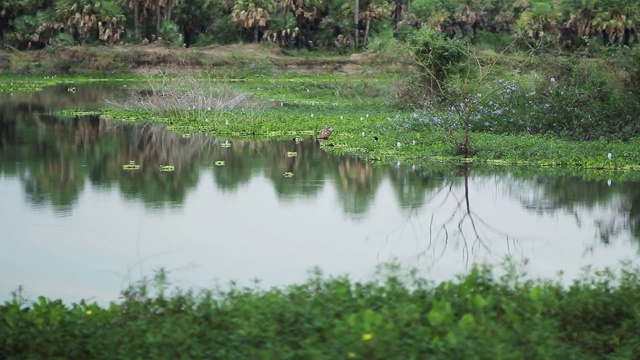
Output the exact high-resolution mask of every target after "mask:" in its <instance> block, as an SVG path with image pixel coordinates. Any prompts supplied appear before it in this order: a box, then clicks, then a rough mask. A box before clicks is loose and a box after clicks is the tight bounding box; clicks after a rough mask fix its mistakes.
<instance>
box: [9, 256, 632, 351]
mask: <svg viewBox="0 0 640 360" xmlns="http://www.w3.org/2000/svg"><path fill="white" fill-rule="evenodd" d="M503 267H504V268H503V271H501V272H500V273H501V275H498V274H496V273H494V272H493V271H492V269H490V268H487V267H474V268H473V269H471V270H470V271H469V273H468V274H466V275H464V276H459V277H457V278H456V279H455V280H451V281H446V282H442V283H440V284H433V283H430V282H429V281H427V280H425V279H424V278H421V277H420V276H418V275H417V272H416V271H406V270H403V269H400V268H399V266H398V265H396V264H393V263H390V264H385V265H381V266H380V267H379V268H378V271H377V275H376V276H375V279H373V280H370V281H366V282H356V281H353V280H350V279H349V278H348V277H346V276H337V277H327V276H325V275H323V274H322V271H321V270H319V269H313V270H311V271H310V273H309V277H308V280H307V281H305V282H303V283H300V284H292V285H290V286H287V287H283V288H271V289H263V288H261V287H260V285H259V282H256V283H255V285H253V286H247V287H239V286H237V285H234V284H233V283H232V284H230V285H229V287H228V288H225V289H221V288H216V289H212V290H202V291H194V290H185V289H179V288H175V289H173V288H172V287H171V284H170V281H169V277H170V276H169V274H167V273H166V272H165V271H164V270H162V269H160V270H158V271H156V272H155V274H154V276H153V277H152V278H151V279H144V280H142V281H140V282H138V283H136V284H134V285H131V286H130V287H129V288H127V289H126V290H124V291H123V292H122V295H121V299H120V300H118V302H112V303H110V304H109V305H108V306H100V305H98V304H96V303H90V302H89V301H84V300H83V301H80V302H78V303H74V304H71V305H66V304H64V303H62V302H61V301H60V300H50V299H47V298H45V297H39V298H38V299H37V300H36V301H33V302H30V303H29V302H28V301H27V300H26V299H24V298H23V293H22V292H21V289H18V290H17V291H16V292H15V293H14V297H13V299H12V300H10V301H7V302H5V303H4V304H1V305H0V345H1V346H0V356H1V357H2V358H6V359H13V358H65V359H87V358H90V359H112V358H190V359H192V358H197V359H200V358H206V359H236V358H242V359H249V358H250V359H300V358H304V359H307V358H309V359H348V358H353V359H425V358H438V359H633V358H635V357H636V356H637V354H638V347H639V346H640V305H639V304H640V281H638V277H639V276H640V270H639V269H638V268H637V267H632V266H631V265H630V264H623V266H622V267H621V268H620V269H619V270H617V271H613V270H611V269H602V270H592V269H585V272H584V274H583V275H582V276H580V278H578V279H576V280H574V281H573V282H572V283H571V284H570V285H568V286H567V285H564V284H562V281H561V275H558V279H556V280H552V279H547V280H532V279H527V278H526V272H525V271H524V269H523V268H521V267H519V266H516V265H514V264H512V263H509V262H505V263H504V265H503Z"/></svg>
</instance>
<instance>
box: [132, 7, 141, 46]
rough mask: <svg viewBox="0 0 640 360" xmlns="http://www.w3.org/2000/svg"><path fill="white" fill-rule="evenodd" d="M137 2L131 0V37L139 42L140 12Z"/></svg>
mask: <svg viewBox="0 0 640 360" xmlns="http://www.w3.org/2000/svg"><path fill="white" fill-rule="evenodd" d="M138 5H139V3H138V0H133V37H134V40H136V41H137V40H140V13H139V12H140V10H138V9H139V6H138Z"/></svg>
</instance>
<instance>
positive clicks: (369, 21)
mask: <svg viewBox="0 0 640 360" xmlns="http://www.w3.org/2000/svg"><path fill="white" fill-rule="evenodd" d="M370 25H371V17H370V16H367V24H366V26H365V28H364V45H365V46H366V45H367V42H368V41H369V26H370Z"/></svg>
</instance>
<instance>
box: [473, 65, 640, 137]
mask: <svg viewBox="0 0 640 360" xmlns="http://www.w3.org/2000/svg"><path fill="white" fill-rule="evenodd" d="M537 60H538V61H540V62H541V64H540V65H541V66H539V68H538V70H539V72H538V71H536V72H534V74H533V75H532V81H531V82H529V83H527V82H520V83H518V82H517V80H516V81H504V80H497V81H494V83H493V84H492V85H491V86H492V87H493V88H494V89H495V92H493V93H492V94H491V96H488V97H486V98H484V99H483V101H482V103H481V104H480V105H481V106H478V107H476V109H475V110H474V114H473V115H472V116H473V118H474V130H476V131H488V132H495V133H502V134H543V135H545V134H552V135H554V136H557V137H560V138H564V139H568V140H576V141H585V140H595V139H604V140H629V139H631V138H633V137H636V136H638V135H639V134H640V126H639V125H638V122H637V114H638V111H640V106H639V105H638V102H637V100H636V99H637V98H636V97H635V96H633V95H632V93H631V92H630V91H629V90H631V89H625V88H624V87H623V86H621V85H622V84H621V82H622V80H621V79H619V78H616V77H615V76H614V75H613V74H611V73H610V72H609V71H608V70H607V67H608V64H606V63H604V62H601V61H578V60H577V59H572V58H568V59H563V58H555V57H541V58H539V59H537Z"/></svg>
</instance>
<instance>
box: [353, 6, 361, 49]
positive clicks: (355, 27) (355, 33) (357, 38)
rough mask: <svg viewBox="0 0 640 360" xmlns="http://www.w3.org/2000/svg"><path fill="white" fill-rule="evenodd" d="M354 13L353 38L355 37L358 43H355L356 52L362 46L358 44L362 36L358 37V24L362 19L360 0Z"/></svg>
mask: <svg viewBox="0 0 640 360" xmlns="http://www.w3.org/2000/svg"><path fill="white" fill-rule="evenodd" d="M353 13H354V19H353V30H354V34H353V36H354V37H355V40H356V42H355V44H356V50H358V47H359V45H360V44H358V42H359V38H360V36H358V35H359V31H358V22H359V19H360V4H359V3H358V0H356V7H355V11H354V12H353Z"/></svg>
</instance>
